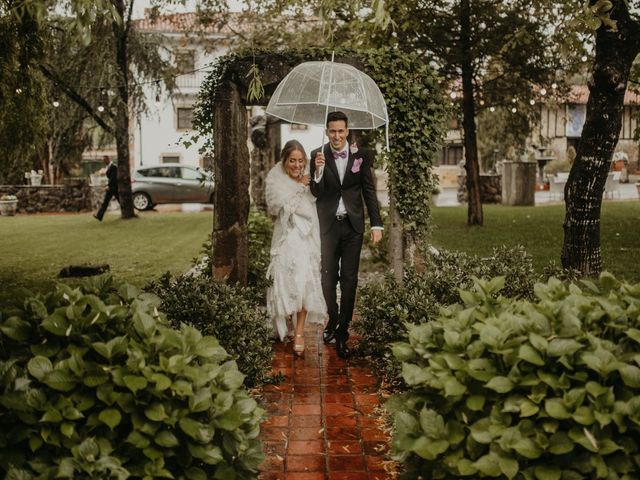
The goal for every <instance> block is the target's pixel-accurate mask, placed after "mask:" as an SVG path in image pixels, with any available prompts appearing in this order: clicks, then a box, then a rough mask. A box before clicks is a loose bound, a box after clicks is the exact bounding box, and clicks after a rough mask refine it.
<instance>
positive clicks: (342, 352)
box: [336, 340, 351, 358]
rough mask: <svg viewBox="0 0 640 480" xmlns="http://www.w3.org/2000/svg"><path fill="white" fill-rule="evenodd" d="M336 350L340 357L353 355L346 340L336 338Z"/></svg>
mask: <svg viewBox="0 0 640 480" xmlns="http://www.w3.org/2000/svg"><path fill="white" fill-rule="evenodd" d="M336 352H337V353H338V356H339V357H340V358H349V356H351V351H349V347H347V342H345V341H344V340H336Z"/></svg>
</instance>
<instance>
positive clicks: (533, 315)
mask: <svg viewBox="0 0 640 480" xmlns="http://www.w3.org/2000/svg"><path fill="white" fill-rule="evenodd" d="M503 284H504V278H502V277H498V278H495V279H493V280H491V281H483V280H477V281H476V282H475V285H474V287H473V288H472V289H471V290H466V291H462V292H461V298H462V303H461V304H457V305H453V306H450V307H447V308H444V309H442V311H441V314H440V315H439V316H438V318H436V319H433V320H432V321H430V322H428V323H425V324H422V325H410V326H409V327H408V329H409V335H408V341H407V342H400V343H396V344H395V345H394V346H393V353H394V355H395V357H396V358H397V359H398V360H399V361H401V362H403V363H402V376H403V378H404V381H405V382H406V383H407V385H408V386H409V387H410V390H409V391H407V392H405V393H403V394H401V395H396V396H394V397H392V399H391V400H390V401H389V402H388V403H387V407H388V408H389V410H391V411H392V412H393V413H394V435H393V440H392V450H393V454H394V456H395V458H396V459H399V460H403V461H405V462H406V463H407V466H408V470H407V472H406V475H407V478H418V477H419V476H422V477H423V478H425V479H426V478H434V479H435V478H441V479H454V478H460V477H468V478H486V477H500V478H509V479H512V478H517V479H526V480H529V479H531V480H534V479H535V480H559V479H563V480H573V479H591V478H606V479H635V478H640V450H639V448H640V368H639V367H638V365H639V364H640V345H639V343H640V284H637V285H629V284H626V283H621V282H618V281H617V280H616V279H615V278H613V277H612V276H611V275H609V274H603V275H601V276H600V278H599V280H595V281H582V282H580V283H578V284H571V283H568V282H564V283H563V282H561V281H559V280H557V279H555V278H552V279H550V280H549V281H548V282H547V283H545V284H542V283H541V284H537V285H536V287H535V300H534V301H528V300H519V299H509V298H505V297H502V296H497V294H498V292H499V291H500V290H501V289H502V287H503Z"/></svg>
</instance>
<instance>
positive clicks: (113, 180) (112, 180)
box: [106, 163, 118, 193]
mask: <svg viewBox="0 0 640 480" xmlns="http://www.w3.org/2000/svg"><path fill="white" fill-rule="evenodd" d="M106 175H107V180H108V181H109V184H108V186H109V190H111V192H112V193H118V167H117V166H116V164H115V163H110V164H109V166H108V167H107V172H106Z"/></svg>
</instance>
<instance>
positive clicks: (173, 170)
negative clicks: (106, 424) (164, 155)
mask: <svg viewBox="0 0 640 480" xmlns="http://www.w3.org/2000/svg"><path fill="white" fill-rule="evenodd" d="M161 170H166V174H165V175H163V176H165V177H167V178H180V169H179V168H178V167H162V169H161Z"/></svg>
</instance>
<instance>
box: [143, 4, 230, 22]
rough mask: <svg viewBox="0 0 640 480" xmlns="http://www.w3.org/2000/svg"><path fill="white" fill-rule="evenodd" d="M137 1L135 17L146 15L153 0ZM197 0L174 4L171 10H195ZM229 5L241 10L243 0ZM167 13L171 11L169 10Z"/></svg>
mask: <svg viewBox="0 0 640 480" xmlns="http://www.w3.org/2000/svg"><path fill="white" fill-rule="evenodd" d="M135 1H136V3H134V5H133V14H134V18H141V17H144V9H145V8H149V7H150V6H151V0H135ZM195 4H196V0H187V2H186V6H185V7H182V6H174V7H172V9H171V10H170V11H171V12H193V11H195ZM229 5H230V6H231V10H234V11H240V10H241V9H242V1H241V0H229ZM166 13H169V10H167V12H166Z"/></svg>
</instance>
